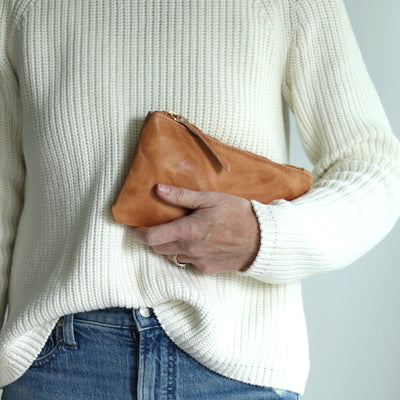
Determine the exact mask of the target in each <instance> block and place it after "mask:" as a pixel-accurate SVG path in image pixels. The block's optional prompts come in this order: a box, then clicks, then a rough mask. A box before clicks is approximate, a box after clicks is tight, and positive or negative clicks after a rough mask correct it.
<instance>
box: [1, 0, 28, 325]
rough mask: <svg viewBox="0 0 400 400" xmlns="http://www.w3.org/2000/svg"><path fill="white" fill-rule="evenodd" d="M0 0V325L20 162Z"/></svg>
mask: <svg viewBox="0 0 400 400" xmlns="http://www.w3.org/2000/svg"><path fill="white" fill-rule="evenodd" d="M5 8H6V6H5V2H2V3H1V4H0V328H1V326H2V324H3V320H4V314H5V310H6V305H7V288H8V277H9V273H10V266H11V258H12V249H13V244H14V241H15V235H16V230H17V224H18V220H19V217H20V213H21V208H22V203H23V185H24V176H25V171H24V162H23V155H22V144H21V113H20V99H19V87H18V80H17V77H16V75H15V73H14V71H13V68H12V64H11V61H10V59H9V57H8V54H9V53H8V43H9V40H8V39H9V37H10V28H9V26H8V23H7V22H8V21H7V18H8V17H7V11H6V10H5Z"/></svg>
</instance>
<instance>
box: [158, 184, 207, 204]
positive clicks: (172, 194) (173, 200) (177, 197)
mask: <svg viewBox="0 0 400 400" xmlns="http://www.w3.org/2000/svg"><path fill="white" fill-rule="evenodd" d="M207 193H208V192H200V191H196V190H189V189H185V188H182V187H176V186H171V185H162V184H158V185H157V194H158V196H159V197H160V198H161V199H163V200H164V201H166V202H167V203H170V204H174V205H176V206H180V207H184V208H190V209H192V210H194V209H196V208H201V207H206V206H209V205H210V200H209V196H208V195H207Z"/></svg>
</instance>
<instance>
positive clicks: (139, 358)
mask: <svg viewBox="0 0 400 400" xmlns="http://www.w3.org/2000/svg"><path fill="white" fill-rule="evenodd" d="M28 399H29V400H32V399H35V400H54V399H57V400H67V399H68V400H79V399H82V400H91V399H96V400H99V399H112V400H130V399H138V400H199V399H201V400H208V399H210V400H212V399H223V400H239V399H240V400H244V399H246V400H256V399H257V400H282V399H284V400H297V399H298V395H297V394H296V393H293V392H289V391H285V390H274V389H272V388H267V387H261V386H255V385H249V384H247V383H243V382H239V381H235V380H233V379H230V378H226V377H223V376H221V375H219V374H217V373H215V372H213V371H211V370H209V369H208V368H206V367H204V366H203V365H201V364H200V363H198V362H197V361H195V360H194V359H193V358H192V357H190V356H189V355H187V354H186V353H184V352H183V351H182V350H180V349H179V348H178V347H177V346H176V345H175V344H174V343H173V342H172V341H171V340H170V339H169V338H168V336H167V335H166V334H165V332H164V331H163V330H162V328H161V327H160V325H159V323H158V321H157V319H156V318H155V316H154V314H153V313H152V311H151V309H143V310H133V309H125V308H107V309H104V310H96V311H90V312H82V313H77V314H71V315H66V316H64V317H62V318H60V320H59V321H58V323H57V324H56V326H55V327H54V329H53V331H52V333H51V335H50V337H49V339H48V340H47V343H46V344H45V346H44V348H43V349H42V351H41V353H40V354H39V356H38V358H37V359H36V360H35V361H34V362H33V364H32V365H31V367H30V368H29V369H28V370H27V371H26V372H25V373H24V374H23V375H22V376H21V377H20V378H19V379H17V380H16V381H15V382H13V383H11V384H9V385H7V386H5V387H4V393H3V400H28Z"/></svg>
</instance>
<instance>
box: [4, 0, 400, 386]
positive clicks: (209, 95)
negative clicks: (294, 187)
mask: <svg viewBox="0 0 400 400" xmlns="http://www.w3.org/2000/svg"><path fill="white" fill-rule="evenodd" d="M282 96H283V99H284V100H285V101H282ZM287 105H289V106H290V107H291V108H292V109H293V111H294V113H295V115H296V119H297V124H298V130H299V132H300V135H301V140H302V143H303V145H304V149H305V151H306V153H307V155H308V157H309V158H310V160H311V161H312V163H313V164H314V166H315V169H314V176H315V184H314V185H313V188H312V189H311V191H310V192H308V193H307V194H306V195H304V196H302V197H301V198H299V199H297V200H295V201H292V202H287V201H283V200H278V201H275V202H273V203H272V204H270V205H265V204H260V203H258V202H256V201H252V205H253V208H254V210H255V213H256V215H257V217H258V221H259V223H260V228H261V235H262V238H261V239H262V240H261V247H260V251H259V254H258V255H257V258H256V260H255V261H254V264H253V265H252V266H251V267H250V268H249V269H248V271H246V272H245V273H242V272H235V273H225V274H217V275H203V274H201V273H200V272H196V270H192V269H188V270H186V271H181V270H179V269H177V268H176V267H175V266H174V265H172V264H171V263H170V262H169V261H168V260H167V259H166V258H164V257H162V256H160V255H157V254H154V253H152V251H151V250H149V249H148V248H147V247H145V246H143V245H141V244H139V243H137V242H135V241H134V240H133V239H132V237H131V235H130V232H129V230H128V229H127V228H126V227H124V226H122V225H119V224H116V223H114V222H113V220H112V216H111V211H110V210H111V203H112V202H113V200H114V199H115V197H116V195H117V193H118V191H119V190H120V188H121V185H122V182H123V180H124V178H125V176H126V173H127V171H128V168H129V165H130V161H131V157H132V154H133V149H134V147H135V143H136V141H137V138H138V135H139V130H140V126H141V124H142V122H143V119H144V117H145V116H146V114H147V112H148V111H150V110H152V111H155V110H166V111H168V110H174V111H175V112H177V113H180V114H182V115H184V116H185V117H186V118H188V119H189V121H191V122H193V123H194V124H195V125H197V126H198V127H199V128H200V129H202V130H203V131H204V132H206V133H207V134H209V135H211V136H214V137H216V138H218V139H219V140H222V141H224V142H226V143H228V144H230V145H233V146H237V147H239V148H242V149H245V150H248V151H251V152H254V153H257V154H260V155H262V156H265V157H268V158H271V159H272V160H274V161H277V162H281V163H285V162H288V130H287V128H288V126H287V118H286V117H287V111H288V108H287ZM0 190H1V192H0V196H1V197H0V246H1V247H0V322H1V321H2V320H3V319H4V313H5V309H6V304H7V303H8V305H9V310H8V318H7V320H6V321H5V324H4V326H3V329H2V330H1V333H0V386H2V385H6V384H8V383H10V382H12V381H14V380H15V379H17V378H18V377H19V376H21V375H22V374H23V373H24V371H26V370H27V368H28V367H29V365H30V364H31V362H32V361H33V360H34V359H35V357H36V355H37V354H38V353H39V352H40V350H41V347H42V346H43V344H44V343H45V341H46V339H47V336H48V334H49V333H50V331H51V329H52V328H53V326H54V324H55V323H56V321H57V319H58V318H59V317H60V316H62V315H64V314H70V313H74V312H78V311H85V310H93V309H99V308H105V307H111V306H122V307H140V306H147V307H153V308H154V310H155V313H156V315H157V317H158V319H159V321H160V323H161V325H162V326H163V327H164V329H165V331H166V332H167V334H168V335H169V336H170V337H171V338H172V340H173V341H174V342H175V343H177V345H178V346H180V347H181V348H182V349H183V350H185V351H186V352H188V353H189V354H190V355H192V356H193V357H194V358H195V359H197V360H198V361H199V362H201V363H203V364H204V365H206V366H207V367H209V368H211V369H212V370H214V371H217V372H218V373H220V374H223V375H225V376H228V377H231V378H233V379H238V380H241V381H243V382H248V383H251V384H257V385H263V386H273V387H276V388H281V389H287V390H292V391H295V392H299V393H302V392H303V390H304V385H305V382H306V379H307V374H308V369H309V359H308V346H307V333H306V326H305V319H304V314H303V306H302V295H301V279H303V278H305V277H306V276H309V275H311V274H316V273H321V272H326V271H331V270H335V269H338V268H342V267H344V266H346V265H349V264H350V263H351V262H353V261H354V260H355V259H356V258H358V257H360V256H361V255H362V254H364V253H365V252H367V251H368V250H369V249H371V248H372V247H373V246H374V245H375V244H376V243H377V242H379V241H380V240H381V239H382V238H383V237H384V236H385V235H386V234H387V233H388V231H389V230H390V229H391V227H392V226H393V224H394V223H395V221H396V219H397V218H398V215H399V212H400V210H399V209H400V202H399V198H400V146H399V143H398V142H397V140H396V139H395V138H394V136H393V134H392V132H391V129H390V126H389V123H388V121H387V118H386V115H385V112H384V111H383V109H382V105H381V103H380V101H379V98H378V96H377V94H376V91H375V88H374V86H373V84H372V83H371V81H370V78H369V76H368V72H367V70H366V68H365V65H364V62H363V60H362V57H361V55H360V52H359V49H358V46H357V43H356V41H355V38H354V35H353V32H352V29H351V26H350V23H349V20H348V17H347V14H346V10H345V8H344V5H343V2H342V0H298V1H295V0H252V1H248V0H219V1H214V0H187V1H186V0H185V1H184V0H164V1H160V0H146V1H137V0H129V1H128V0H118V1H105V0H85V1H73V0H63V1H54V0H36V1H35V0H9V1H1V2H0ZM0 325H1V324H0Z"/></svg>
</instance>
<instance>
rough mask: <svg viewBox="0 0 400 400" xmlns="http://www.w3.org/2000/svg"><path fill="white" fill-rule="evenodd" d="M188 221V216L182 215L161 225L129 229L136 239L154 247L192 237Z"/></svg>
mask: <svg viewBox="0 0 400 400" xmlns="http://www.w3.org/2000/svg"><path fill="white" fill-rule="evenodd" d="M188 222H189V221H188V217H182V218H178V219H176V220H174V221H171V222H167V223H165V224H161V225H156V226H151V227H138V228H134V227H130V228H129V229H130V231H131V232H132V235H133V237H134V239H136V240H137V241H139V242H141V243H143V244H146V245H147V246H151V247H153V246H159V245H162V244H166V243H171V242H175V241H178V240H181V239H184V238H185V237H190V233H191V228H190V224H189V223H188Z"/></svg>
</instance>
